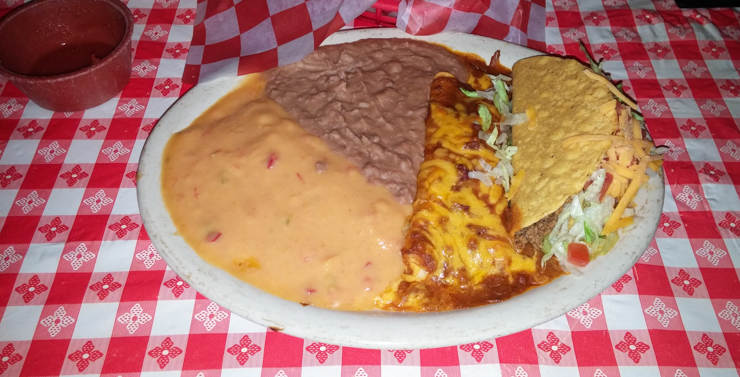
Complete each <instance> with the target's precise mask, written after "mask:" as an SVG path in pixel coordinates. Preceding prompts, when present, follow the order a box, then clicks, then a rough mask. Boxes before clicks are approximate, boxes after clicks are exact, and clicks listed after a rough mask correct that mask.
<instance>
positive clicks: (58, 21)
mask: <svg viewBox="0 0 740 377" xmlns="http://www.w3.org/2000/svg"><path fill="white" fill-rule="evenodd" d="M133 30H134V17H133V15H132V14H131V11H130V10H129V9H128V8H127V7H126V5H124V4H123V3H122V2H120V1H119V0H35V1H32V2H30V3H26V4H24V5H21V6H20V7H18V8H16V9H14V10H13V11H12V12H10V13H8V14H7V15H6V16H5V17H3V18H2V19H0V75H3V76H7V77H8V78H9V79H10V81H11V82H12V83H13V84H14V85H15V86H17V87H18V89H20V90H21V91H22V92H23V93H24V94H25V95H27V96H28V98H30V99H31V100H32V101H34V102H35V103H36V104H38V105H39V106H41V107H43V108H45V109H49V110H54V111H79V110H84V109H89V108H91V107H95V106H97V105H100V104H102V103H104V102H106V101H108V100H109V99H111V98H113V97H114V96H115V95H116V94H118V93H119V92H120V91H121V90H123V87H124V86H126V84H127V83H128V81H129V79H130V77H131V59H132V56H131V35H132V33H133Z"/></svg>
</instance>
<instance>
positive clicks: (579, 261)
mask: <svg viewBox="0 0 740 377" xmlns="http://www.w3.org/2000/svg"><path fill="white" fill-rule="evenodd" d="M589 261H590V255H589V253H588V246H586V245H584V244H582V243H577V242H571V243H569V244H568V262H570V264H573V265H575V266H578V267H586V265H587V264H588V262H589Z"/></svg>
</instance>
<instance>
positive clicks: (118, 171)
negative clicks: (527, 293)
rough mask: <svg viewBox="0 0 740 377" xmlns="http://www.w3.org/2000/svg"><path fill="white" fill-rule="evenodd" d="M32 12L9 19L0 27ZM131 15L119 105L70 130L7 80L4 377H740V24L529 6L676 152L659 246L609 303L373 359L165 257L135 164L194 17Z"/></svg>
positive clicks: (166, 99)
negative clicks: (223, 291) (253, 317)
mask: <svg viewBox="0 0 740 377" xmlns="http://www.w3.org/2000/svg"><path fill="white" fill-rule="evenodd" d="M248 2H249V1H246V0H245V1H242V3H248ZM19 3H20V2H19V1H14V0H5V2H4V3H2V2H0V6H4V7H5V8H0V14H2V13H4V12H5V11H7V10H8V9H9V8H10V7H14V6H17V5H18V4H19ZM275 3H280V4H283V5H285V4H288V3H291V2H287V1H275ZM410 3H411V2H410ZM422 3H423V1H421V0H419V1H415V2H413V4H412V5H411V7H416V6H417V5H419V4H422ZM291 4H292V3H291ZM486 4H488V3H486V2H483V5H486ZM128 6H129V7H130V8H131V9H132V11H133V13H134V16H135V17H136V26H135V28H134V30H135V31H134V48H135V54H134V64H133V66H134V69H133V72H132V76H131V82H130V83H129V84H128V86H127V87H126V88H125V89H124V91H123V92H122V93H121V94H120V95H119V96H117V97H116V98H114V99H112V100H110V101H108V102H107V103H105V104H103V105H101V106H99V107H97V108H94V109H90V110H87V111H84V112H76V113H54V112H49V111H46V110H43V109H41V108H39V107H38V106H37V105H35V104H34V103H32V102H29V101H28V99H27V98H26V97H25V96H24V95H23V94H22V93H20V92H19V91H18V90H17V89H16V88H15V87H14V86H13V85H12V84H11V83H9V82H7V80H5V79H0V253H2V254H3V255H0V318H2V319H1V320H0V376H18V375H21V376H53V375H80V374H84V375H104V376H140V375H142V376H143V375H146V376H162V377H164V376H172V375H184V376H193V377H196V376H206V377H210V376H265V377H276V376H277V377H283V376H290V377H293V376H357V377H362V376H380V375H383V376H430V377H432V376H434V377H443V376H449V377H454V376H503V377H511V376H516V377H523V376H528V377H533V376H579V375H580V376H588V377H592V376H598V377H603V376H608V377H615V376H669V377H681V376H738V371H739V370H740V309H739V307H740V280H739V277H738V273H739V272H740V268H739V267H740V243H738V238H739V237H740V198H738V189H737V187H738V185H740V131H739V128H738V127H739V126H740V122H739V120H740V76H739V75H738V68H740V41H739V40H740V24H739V22H738V19H739V18H740V13H738V12H737V11H733V10H731V9H725V10H711V11H709V10H704V9H699V10H680V9H678V8H677V7H676V5H675V4H674V3H673V1H672V0H662V1H655V2H649V1H646V0H640V1H635V2H632V3H630V4H627V3H626V1H624V0H604V1H603V2H599V1H585V2H580V3H578V4H577V3H576V2H575V1H573V0H554V3H553V2H552V1H548V2H547V4H544V3H542V4H539V3H538V2H537V1H535V2H532V3H531V6H532V7H535V6H538V7H541V8H542V9H543V13H542V16H543V17H541V18H542V19H541V20H539V18H537V17H535V18H532V19H531V20H530V21H529V22H530V26H531V23H532V22H534V21H537V22H540V21H541V22H542V23H546V24H547V27H546V28H545V34H546V36H545V39H544V40H545V41H546V42H547V50H548V51H549V52H551V53H555V54H566V55H575V56H578V57H580V58H583V54H582V53H581V52H580V51H579V48H578V42H577V41H578V40H582V41H584V42H585V43H586V45H587V46H588V47H589V49H590V51H592V52H593V55H594V56H595V57H596V59H602V58H603V59H604V60H605V61H606V63H605V64H604V67H605V69H606V70H607V71H608V72H610V73H611V74H612V75H613V77H614V78H615V79H617V80H623V81H624V85H625V90H626V92H627V93H628V94H629V95H631V96H633V97H634V98H636V99H637V100H638V102H639V104H640V105H641V106H642V109H643V113H644V115H645V117H646V119H647V125H648V128H649V130H650V132H651V133H652V135H653V137H654V138H655V139H656V141H657V142H658V144H664V145H667V146H669V147H670V151H669V152H668V154H667V155H666V159H665V160H666V161H665V165H664V166H665V177H666V198H665V207H664V214H663V216H662V219H661V223H660V227H659V229H658V232H657V234H656V237H655V240H654V241H653V242H652V243H651V246H650V248H648V250H647V251H646V253H645V254H644V256H643V257H642V259H641V260H640V261H639V262H638V264H637V265H636V266H635V267H634V268H633V269H632V270H631V272H629V273H628V274H626V275H625V276H623V277H622V278H621V279H620V280H619V281H618V282H616V283H615V284H614V285H613V286H612V287H610V288H609V289H607V290H606V291H604V292H603V293H602V294H601V295H599V296H597V297H595V298H593V299H591V300H590V301H588V302H587V303H586V304H584V305H583V306H581V307H579V308H577V309H575V310H573V311H571V312H569V313H567V314H566V315H563V316H561V317H559V318H557V319H555V320H553V321H551V322H548V323H545V324H543V325H540V326H537V327H535V328H533V329H531V330H527V331H523V332H520V333H517V334H513V335H510V336H505V337H502V338H498V339H490V340H488V341H483V342H478V343H475V344H463V345H457V346H452V347H446V348H437V349H424V350H365V349H355V348H349V347H338V346H335V345H331V344H322V343H318V342H314V341H312V340H308V339H299V338H295V337H291V336H288V335H285V334H282V333H280V332H274V331H271V330H268V329H265V328H263V327H261V326H258V325H255V324H253V323H251V322H249V321H247V320H245V319H242V318H240V317H238V316H236V315H232V314H231V313H229V312H228V311H227V310H225V309H223V308H221V307H219V306H218V305H217V304H216V303H214V302H212V301H210V300H208V299H207V298H205V297H203V296H201V295H200V294H198V293H197V292H196V291H195V290H194V289H193V288H192V287H190V286H188V284H187V283H185V282H184V281H183V280H181V279H180V278H179V277H178V276H177V275H176V274H175V273H174V272H173V271H171V270H170V269H168V268H167V266H166V264H165V263H164V261H162V259H161V257H160V256H159V255H158V254H157V252H156V250H155V249H154V248H153V247H152V243H151V241H150V240H149V238H148V236H147V234H146V231H145V230H144V229H143V228H142V226H141V218H140V216H139V210H138V206H137V202H136V183H135V177H136V169H137V161H138V158H139V153H140V151H141V148H142V146H143V144H144V141H145V139H146V138H147V135H148V133H149V132H150V131H151V130H152V128H153V127H154V125H155V123H156V121H157V119H158V118H159V117H160V116H161V115H162V114H163V112H164V111H165V110H166V109H167V108H168V107H169V106H170V105H171V104H172V103H173V102H174V101H175V100H176V99H177V98H178V97H179V96H180V95H182V94H183V93H184V92H185V91H186V90H187V89H188V88H189V86H188V85H186V84H184V83H183V82H182V79H181V78H182V76H183V73H184V71H185V65H186V64H185V59H186V57H187V56H188V53H189V52H191V49H192V45H191V38H192V36H193V25H194V24H195V21H196V20H195V18H196V8H198V5H197V4H196V0H156V1H154V0H130V1H129V2H128ZM281 6H282V5H281ZM198 9H199V8H198ZM286 9H287V8H286ZM514 9H515V10H516V9H518V8H516V7H515V8H514ZM199 10H200V9H199ZM520 13H521V12H520V11H515V12H513V13H512V18H513V17H516V15H517V14H520ZM450 14H453V12H451V13H450ZM495 17H499V16H495ZM495 17H494V19H495ZM453 20H454V17H450V18H449V20H448V21H449V22H450V23H452V22H453ZM403 25H405V26H403ZM409 25H410V23H407V24H402V25H401V26H402V27H404V28H406V27H409ZM470 31H474V30H470ZM489 32H490V30H489ZM484 33H485V32H484ZM531 38H532V36H531V35H530V36H529V37H528V39H531ZM540 39H542V38H540ZM520 42H522V43H530V42H526V41H524V40H520ZM522 310H526V308H523V309H522Z"/></svg>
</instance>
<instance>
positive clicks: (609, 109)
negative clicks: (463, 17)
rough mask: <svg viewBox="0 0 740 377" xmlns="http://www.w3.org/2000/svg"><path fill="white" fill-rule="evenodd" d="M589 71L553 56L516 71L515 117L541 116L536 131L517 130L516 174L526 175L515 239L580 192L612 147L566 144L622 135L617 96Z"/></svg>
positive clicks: (515, 202) (516, 199)
mask: <svg viewBox="0 0 740 377" xmlns="http://www.w3.org/2000/svg"><path fill="white" fill-rule="evenodd" d="M584 69H586V67H585V66H584V65H582V64H581V63H579V62H578V61H576V60H572V59H562V58H558V57H553V56H536V57H532V58H528V59H524V60H520V61H519V62H517V63H516V64H514V67H513V68H512V72H513V73H512V74H513V83H512V87H513V99H512V101H513V103H512V105H513V111H514V112H515V113H521V112H525V111H526V110H527V107H528V106H532V107H533V108H534V111H535V113H536V117H535V120H534V122H535V124H534V125H528V124H520V125H516V126H513V129H512V138H513V145H515V146H517V147H519V149H518V151H517V153H516V154H514V157H513V160H512V165H513V167H514V174H517V173H518V172H519V171H521V170H524V171H525V174H524V179H523V180H522V182H521V184H520V186H519V189H518V190H517V192H516V193H515V194H514V196H513V197H512V198H511V205H512V219H511V225H512V229H511V233H512V234H514V233H515V232H517V231H518V230H521V229H523V228H526V227H528V226H530V225H532V224H534V223H536V222H537V221H539V220H540V219H542V218H543V217H545V216H547V215H549V214H551V213H553V212H555V211H556V210H557V209H558V208H560V207H561V206H562V205H563V203H565V201H566V199H567V198H569V197H570V196H572V195H574V194H576V193H578V192H580V191H581V190H582V189H583V186H584V184H585V183H586V181H588V179H589V177H590V176H591V174H592V173H593V172H594V171H595V170H596V168H597V166H598V164H599V161H600V160H601V159H602V158H603V156H604V154H605V153H606V150H607V149H608V148H609V146H610V142H609V141H589V142H583V143H576V144H574V145H572V146H569V147H567V148H563V147H562V143H563V140H565V139H567V138H569V137H571V136H576V135H613V134H614V133H615V132H616V130H617V127H618V123H617V112H616V108H615V106H616V100H615V99H614V96H613V95H612V93H611V92H610V91H609V89H608V88H607V87H606V86H605V85H604V84H603V83H600V82H598V81H596V80H593V79H591V78H589V77H588V76H587V75H586V74H584V73H583V70H584ZM530 112H531V109H530ZM532 126H533V127H532Z"/></svg>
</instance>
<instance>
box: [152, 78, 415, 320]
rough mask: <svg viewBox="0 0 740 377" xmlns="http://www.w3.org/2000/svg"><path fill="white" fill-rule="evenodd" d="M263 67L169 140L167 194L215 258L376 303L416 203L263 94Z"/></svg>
mask: <svg viewBox="0 0 740 377" xmlns="http://www.w3.org/2000/svg"><path fill="white" fill-rule="evenodd" d="M264 86H265V83H264V80H263V79H262V78H261V76H258V75H252V76H249V77H247V78H246V81H245V84H244V85H243V86H242V87H240V88H239V89H237V90H235V91H234V92H232V93H230V94H229V95H227V96H225V97H224V98H222V99H220V100H219V102H217V103H216V104H215V105H214V106H212V107H211V108H210V109H209V110H208V111H207V112H205V113H204V114H203V115H201V116H200V117H199V118H198V119H196V120H195V121H194V122H193V123H192V124H191V125H190V126H189V127H188V128H186V129H184V130H182V131H180V132H178V133H176V134H175V135H173V136H172V138H171V139H170V140H169V142H168V144H167V147H166V149H165V152H164V156H163V161H162V164H163V167H162V196H163V197H164V200H165V204H166V206H167V209H168V210H169V213H170V216H171V218H172V220H173V222H174V223H175V225H176V227H177V229H178V232H179V234H180V235H181V236H182V237H183V238H185V240H186V241H187V242H188V244H190V245H191V247H192V248H193V249H194V250H195V251H196V252H197V253H198V254H199V255H200V256H201V257H202V258H203V259H204V260H206V261H207V262H209V263H211V264H213V265H215V266H217V267H219V268H221V269H224V270H226V271H227V272H229V273H230V274H232V275H233V276H235V277H237V278H239V279H241V280H243V281H245V282H247V283H249V284H251V285H253V286H255V287H258V288H260V289H262V290H264V291H266V292H268V293H271V294H274V295H277V296H279V297H282V298H285V299H287V300H291V301H295V302H300V303H303V304H309V305H314V306H319V307H324V308H332V309H340V310H370V309H374V308H375V305H374V299H375V298H376V297H377V296H378V295H379V294H381V293H382V292H383V291H384V290H385V289H386V287H388V286H389V285H390V283H392V282H393V281H394V280H396V279H397V278H398V277H399V276H400V275H401V274H402V272H403V270H404V265H403V262H402V260H401V256H400V249H401V246H402V245H403V242H404V239H403V235H402V231H401V230H402V228H403V225H404V221H405V218H406V217H407V216H408V215H409V214H410V213H411V206H410V205H404V204H399V202H398V201H397V200H396V199H395V198H394V196H393V195H392V194H391V192H390V191H389V190H388V189H386V188H385V187H382V186H379V185H373V184H370V183H368V182H367V180H366V179H365V177H363V176H362V175H361V174H360V172H359V170H358V169H357V167H356V166H355V165H354V164H352V163H351V162H350V161H348V160H347V159H346V158H344V157H341V156H338V155H337V154H335V153H333V152H332V151H331V150H330V149H329V147H328V146H327V145H326V143H325V142H324V141H322V140H321V139H319V138H318V137H317V136H314V135H312V134H310V133H308V132H307V131H306V130H304V129H303V128H301V127H300V126H299V125H298V124H297V123H296V122H295V121H294V120H293V119H292V118H291V116H290V115H288V114H287V113H286V112H285V110H283V108H282V107H281V106H280V105H278V104H277V103H275V102H273V101H272V100H270V99H268V98H266V97H265V96H264V95H263V91H264Z"/></svg>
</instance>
